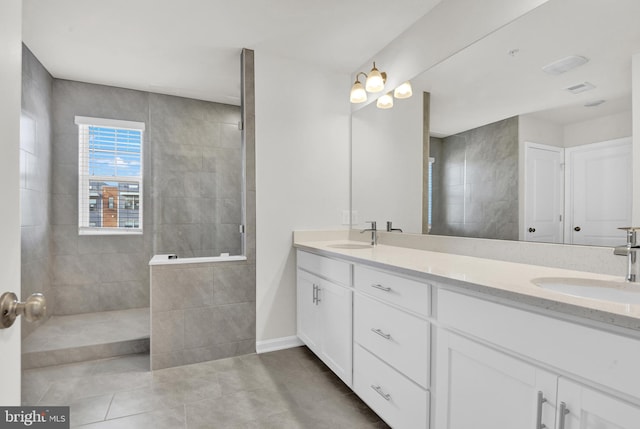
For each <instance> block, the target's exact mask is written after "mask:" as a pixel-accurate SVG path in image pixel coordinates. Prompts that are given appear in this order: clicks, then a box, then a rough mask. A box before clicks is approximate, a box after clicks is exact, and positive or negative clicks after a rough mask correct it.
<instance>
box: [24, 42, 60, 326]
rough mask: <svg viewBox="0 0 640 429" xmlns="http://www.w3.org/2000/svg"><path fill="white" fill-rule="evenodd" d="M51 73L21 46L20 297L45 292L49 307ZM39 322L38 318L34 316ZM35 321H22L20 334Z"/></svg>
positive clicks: (51, 305) (51, 299) (52, 296)
mask: <svg viewBox="0 0 640 429" xmlns="http://www.w3.org/2000/svg"><path fill="white" fill-rule="evenodd" d="M52 85H53V78H52V77H51V75H50V74H49V72H47V70H45V68H44V67H43V66H42V64H40V62H39V61H38V60H37V59H36V57H35V56H34V55H33V54H32V53H31V51H29V49H28V48H27V47H26V46H24V45H23V49H22V117H21V124H20V125H21V126H20V199H21V218H22V219H21V231H20V234H21V241H22V264H21V272H22V274H21V277H22V286H21V291H16V292H21V293H20V296H21V298H22V299H25V298H26V297H27V296H29V295H30V294H32V293H34V292H42V293H44V295H45V297H46V298H47V306H48V310H49V313H52V312H53V310H54V309H55V302H54V295H53V294H52V293H51V278H50V267H51V252H50V240H49V237H50V232H51V218H50V214H51V194H50V188H51V121H52V119H51V98H52ZM40 323H42V322H40ZM37 326H38V324H34V323H23V324H22V337H23V338H24V337H26V336H27V335H29V334H30V333H31V332H32V331H33V330H34V329H35V328H36V327H37Z"/></svg>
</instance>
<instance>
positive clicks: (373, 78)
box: [349, 61, 387, 103]
mask: <svg viewBox="0 0 640 429" xmlns="http://www.w3.org/2000/svg"><path fill="white" fill-rule="evenodd" d="M360 75H363V76H364V78H365V82H364V87H363V86H362V83H361V82H360ZM386 82H387V74H386V73H385V72H381V71H380V70H378V69H377V68H376V63H375V61H374V63H373V68H372V69H371V71H370V72H369V74H366V73H365V72H360V73H358V74H357V75H356V81H355V82H354V83H353V86H352V87H351V94H350V95H349V100H350V101H351V102H352V103H364V102H365V101H367V92H380V91H382V90H383V89H384V84H385V83H386ZM365 89H366V90H365Z"/></svg>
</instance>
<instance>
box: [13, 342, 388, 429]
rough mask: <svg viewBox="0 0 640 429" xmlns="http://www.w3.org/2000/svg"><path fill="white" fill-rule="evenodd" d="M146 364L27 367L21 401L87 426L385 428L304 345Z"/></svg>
mask: <svg viewBox="0 0 640 429" xmlns="http://www.w3.org/2000/svg"><path fill="white" fill-rule="evenodd" d="M148 362H149V360H148V354H139V355H131V356H126V357H119V358H113V359H103V360H99V361H93V362H85V363H81V364H70V365H60V366H56V367H49V368H39V369H33V370H27V371H24V373H23V400H24V401H25V403H33V404H36V403H39V404H41V405H70V407H71V423H72V426H73V427H81V428H85V429H115V428H117V429H130V428H132V429H138V428H145V429H146V428H154V429H155V428H159V429H164V428H178V429H180V428H183V429H187V428H188V429H199V428H224V429H235V428H242V429H248V428H267V429H268V428H278V429H298V428H305V429H307V428H310V429H324V428H327V429H340V428H349V429H374V428H380V429H386V428H388V426H387V425H386V424H384V422H382V421H381V420H380V418H379V417H378V416H377V415H376V414H375V413H373V412H372V411H371V410H370V409H369V408H368V407H367V405H366V404H364V402H362V401H361V400H360V399H359V398H358V397H357V396H356V395H355V394H353V392H352V391H351V389H350V388H349V387H347V386H346V385H345V384H344V383H343V382H342V381H341V380H340V379H339V378H338V377H337V376H336V375H335V374H334V373H333V372H331V371H329V370H328V368H327V367H326V366H325V365H324V364H322V363H321V362H320V360H319V359H318V358H317V357H316V356H315V355H314V354H313V353H311V352H310V351H309V350H308V349H307V348H305V347H298V348H294V349H287V350H281V351H277V352H272V353H265V354H260V355H256V354H251V355H245V356H240V357H234V358H229V359H221V360H217V361H210V362H202V363H198V364H193V365H185V366H180V367H175V368H168V369H163V370H157V371H149V370H148V368H149V367H148ZM38 381H39V382H40V384H38V383H37V382H38ZM38 386H41V387H38Z"/></svg>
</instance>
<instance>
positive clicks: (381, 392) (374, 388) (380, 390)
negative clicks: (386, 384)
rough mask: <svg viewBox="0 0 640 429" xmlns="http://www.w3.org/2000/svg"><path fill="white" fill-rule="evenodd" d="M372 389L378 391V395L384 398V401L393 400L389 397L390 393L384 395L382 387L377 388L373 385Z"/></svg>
mask: <svg viewBox="0 0 640 429" xmlns="http://www.w3.org/2000/svg"><path fill="white" fill-rule="evenodd" d="M371 388H372V389H373V390H375V391H376V393H377V394H378V395H380V396H382V397H383V398H384V399H386V400H387V401H390V400H391V395H389V394H388V393H384V392H383V391H382V388H381V387H380V386H376V385H373V384H372V385H371Z"/></svg>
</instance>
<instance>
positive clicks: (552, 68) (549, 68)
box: [542, 55, 589, 76]
mask: <svg viewBox="0 0 640 429" xmlns="http://www.w3.org/2000/svg"><path fill="white" fill-rule="evenodd" d="M588 62H589V58H587V57H583V56H580V55H570V56H568V57H566V58H562V59H561V60H558V61H554V62H552V63H549V64H547V65H546V66H544V67H542V71H544V72H545V73H549V74H551V75H554V76H557V75H559V74H562V73H566V72H568V71H569V70H571V69H574V68H576V67H580V66H581V65H584V64H586V63H588Z"/></svg>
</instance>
